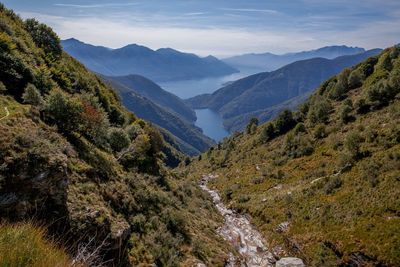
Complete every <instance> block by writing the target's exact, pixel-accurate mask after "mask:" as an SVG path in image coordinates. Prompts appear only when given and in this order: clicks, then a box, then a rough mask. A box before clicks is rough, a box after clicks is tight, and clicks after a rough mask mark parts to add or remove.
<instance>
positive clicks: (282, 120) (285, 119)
mask: <svg viewBox="0 0 400 267" xmlns="http://www.w3.org/2000/svg"><path fill="white" fill-rule="evenodd" d="M295 125H296V121H295V120H294V119H293V113H292V112H291V111H290V110H284V111H282V112H281V113H280V114H279V115H278V117H277V118H276V120H275V129H276V131H277V132H278V134H284V133H286V132H288V131H289V130H291V129H292V128H293V127H294V126H295Z"/></svg>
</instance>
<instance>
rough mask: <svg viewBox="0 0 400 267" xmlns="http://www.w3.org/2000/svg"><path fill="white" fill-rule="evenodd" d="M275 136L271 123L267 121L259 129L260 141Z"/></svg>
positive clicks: (265, 140)
mask: <svg viewBox="0 0 400 267" xmlns="http://www.w3.org/2000/svg"><path fill="white" fill-rule="evenodd" d="M274 136H275V127H274V124H272V123H267V125H265V127H264V128H263V129H262V130H261V134H260V141H261V143H265V142H268V141H269V140H271V139H273V138H274Z"/></svg>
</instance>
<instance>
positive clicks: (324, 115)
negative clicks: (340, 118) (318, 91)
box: [308, 96, 332, 124]
mask: <svg viewBox="0 0 400 267" xmlns="http://www.w3.org/2000/svg"><path fill="white" fill-rule="evenodd" d="M331 111H332V105H331V104H330V103H329V102H328V100H326V99H325V98H323V97H321V96H317V97H316V98H315V99H314V101H313V105H311V107H310V110H309V112H308V119H309V120H310V121H311V123H313V124H315V123H326V122H327V121H328V120H329V114H330V113H331Z"/></svg>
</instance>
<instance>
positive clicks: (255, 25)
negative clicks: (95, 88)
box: [1, 0, 400, 57]
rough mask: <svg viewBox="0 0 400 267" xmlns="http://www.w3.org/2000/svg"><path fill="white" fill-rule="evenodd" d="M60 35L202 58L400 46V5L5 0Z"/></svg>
mask: <svg viewBox="0 0 400 267" xmlns="http://www.w3.org/2000/svg"><path fill="white" fill-rule="evenodd" d="M1 2H2V3H4V4H5V5H6V7H8V8H11V9H13V10H14V11H15V12H16V13H18V14H20V15H21V16H22V17H23V18H31V17H33V18H36V19H38V20H39V21H41V22H43V23H46V24H48V25H50V26H51V27H53V29H54V30H55V31H56V32H57V33H58V35H59V36H60V38H62V39H67V38H72V37H73V38H76V39H79V40H81V41H83V42H86V43H90V44H94V45H102V46H106V47H111V48H119V47H122V46H125V45H127V44H132V43H136V44H140V45H144V46H148V47H150V48H152V49H158V48H161V47H171V48H174V49H177V50H180V51H185V52H191V53H196V54H198V55H201V56H207V55H210V54H211V55H215V56H218V57H228V56H232V55H239V54H244V53H263V52H272V53H277V54H282V53H286V52H296V51H303V50H309V49H315V48H319V47H322V46H327V45H348V46H359V47H364V48H366V49H371V48H376V47H380V48H385V47H388V46H391V45H394V44H397V43H399V42H400V0H196V1H194V0H130V1H129V0H115V1H110V0H73V1H67V0H35V1H32V0H2V1H1Z"/></svg>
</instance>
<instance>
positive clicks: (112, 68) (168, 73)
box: [61, 38, 238, 82]
mask: <svg viewBox="0 0 400 267" xmlns="http://www.w3.org/2000/svg"><path fill="white" fill-rule="evenodd" d="M61 43H62V46H63V48H64V50H65V51H66V52H67V53H68V54H70V55H71V56H73V57H74V58H76V59H77V60H79V61H80V62H82V63H83V64H85V66H86V67H88V68H89V69H90V70H92V71H94V72H98V73H101V74H103V75H108V76H126V75H130V74H139V75H142V76H145V77H147V78H149V79H151V80H153V81H156V82H160V81H173V80H190V79H199V78H205V77H212V76H224V75H228V74H232V73H235V72H238V71H237V70H236V69H235V68H233V67H231V66H229V65H227V64H226V63H224V62H222V61H220V60H218V59H217V58H215V57H213V56H208V57H204V58H201V57H198V56H197V55H195V54H189V53H182V52H179V51H177V50H174V49H171V48H161V49H158V50H152V49H150V48H147V47H145V46H140V45H137V44H131V45H127V46H124V47H122V48H118V49H111V48H107V47H103V46H94V45H90V44H86V43H83V42H81V41H79V40H76V39H73V38H72V39H67V40H64V41H62V42H61Z"/></svg>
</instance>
